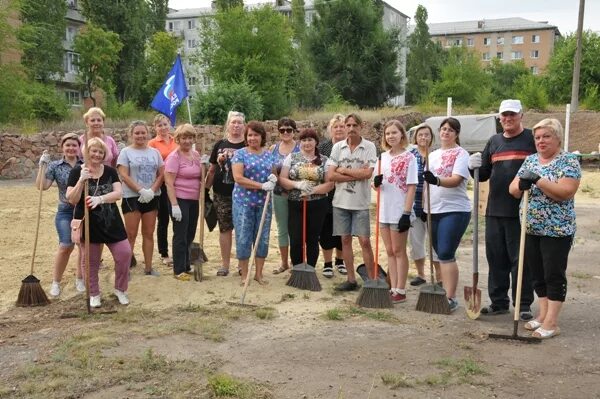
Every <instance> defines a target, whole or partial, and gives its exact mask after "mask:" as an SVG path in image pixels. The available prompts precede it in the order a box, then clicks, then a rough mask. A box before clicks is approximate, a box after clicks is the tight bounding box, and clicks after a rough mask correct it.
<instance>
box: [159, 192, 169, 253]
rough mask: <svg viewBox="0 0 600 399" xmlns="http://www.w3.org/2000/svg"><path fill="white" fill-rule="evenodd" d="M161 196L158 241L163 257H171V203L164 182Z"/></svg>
mask: <svg viewBox="0 0 600 399" xmlns="http://www.w3.org/2000/svg"><path fill="white" fill-rule="evenodd" d="M160 190H161V191H160V197H159V199H158V215H157V219H158V225H157V226H156V242H157V245H158V252H159V253H160V256H162V257H163V258H168V257H169V241H168V240H167V232H168V230H169V217H170V215H171V204H170V203H169V196H168V195H167V187H166V186H165V185H164V184H163V185H162V186H161V188H160Z"/></svg>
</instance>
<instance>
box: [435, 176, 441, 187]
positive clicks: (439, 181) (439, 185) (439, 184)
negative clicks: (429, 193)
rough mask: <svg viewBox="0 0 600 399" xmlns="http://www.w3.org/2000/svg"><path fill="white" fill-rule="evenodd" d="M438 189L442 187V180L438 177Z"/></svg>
mask: <svg viewBox="0 0 600 399" xmlns="http://www.w3.org/2000/svg"><path fill="white" fill-rule="evenodd" d="M436 185H437V186H438V187H441V186H442V179H440V178H439V177H437V184H436Z"/></svg>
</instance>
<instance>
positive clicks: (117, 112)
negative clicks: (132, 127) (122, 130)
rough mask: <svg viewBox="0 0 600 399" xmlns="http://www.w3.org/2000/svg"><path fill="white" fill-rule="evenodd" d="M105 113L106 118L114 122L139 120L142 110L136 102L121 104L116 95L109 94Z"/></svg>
mask: <svg viewBox="0 0 600 399" xmlns="http://www.w3.org/2000/svg"><path fill="white" fill-rule="evenodd" d="M104 111H105V112H106V116H107V117H108V118H110V119H112V120H131V119H137V118H138V116H139V114H140V113H141V110H140V109H139V108H138V107H137V105H136V104H135V102H133V101H131V100H128V101H125V102H124V103H122V104H121V103H119V101H117V99H116V98H115V96H114V94H108V95H107V96H106V106H105V109H104Z"/></svg>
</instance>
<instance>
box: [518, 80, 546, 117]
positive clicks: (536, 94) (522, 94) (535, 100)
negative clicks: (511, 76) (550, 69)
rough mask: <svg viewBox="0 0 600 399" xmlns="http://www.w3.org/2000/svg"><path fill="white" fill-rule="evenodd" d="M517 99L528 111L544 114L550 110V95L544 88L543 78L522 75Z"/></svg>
mask: <svg viewBox="0 0 600 399" xmlns="http://www.w3.org/2000/svg"><path fill="white" fill-rule="evenodd" d="M515 89H516V97H517V98H519V99H520V100H521V101H522V102H523V106H524V107H525V108H527V109H535V110H537V111H541V112H544V111H546V110H547V108H548V93H547V92H546V89H545V88H544V86H543V83H542V78H541V77H539V76H533V75H531V74H527V75H522V76H521V77H519V78H518V80H517V82H516V84H515Z"/></svg>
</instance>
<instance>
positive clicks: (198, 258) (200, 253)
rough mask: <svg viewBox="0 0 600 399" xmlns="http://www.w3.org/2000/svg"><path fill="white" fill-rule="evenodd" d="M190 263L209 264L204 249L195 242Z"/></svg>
mask: <svg viewBox="0 0 600 399" xmlns="http://www.w3.org/2000/svg"><path fill="white" fill-rule="evenodd" d="M190 261H191V262H192V263H193V264H198V263H199V264H202V263H206V262H208V257H207V256H206V253H205V252H204V248H202V247H201V246H200V244H198V243H197V242H193V243H192V245H190Z"/></svg>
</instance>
